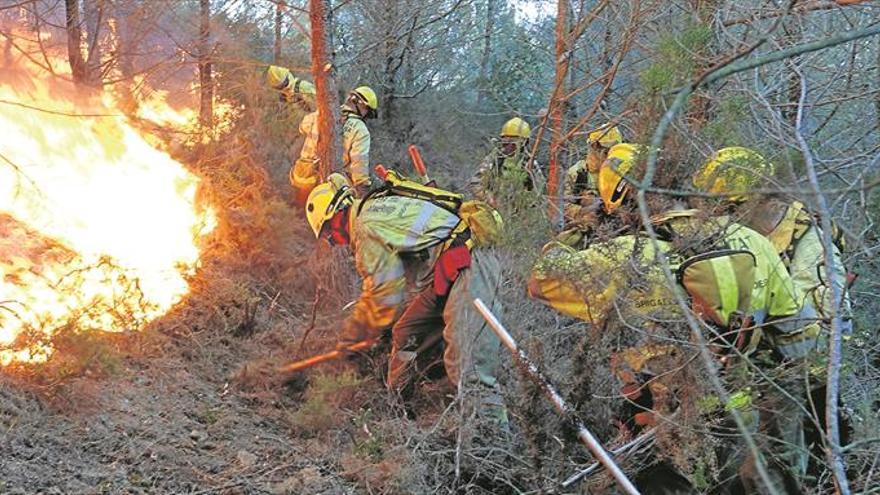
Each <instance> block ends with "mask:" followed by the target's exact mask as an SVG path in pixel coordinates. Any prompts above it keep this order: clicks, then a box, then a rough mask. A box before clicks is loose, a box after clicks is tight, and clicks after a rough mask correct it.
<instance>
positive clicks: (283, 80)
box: [266, 65, 315, 112]
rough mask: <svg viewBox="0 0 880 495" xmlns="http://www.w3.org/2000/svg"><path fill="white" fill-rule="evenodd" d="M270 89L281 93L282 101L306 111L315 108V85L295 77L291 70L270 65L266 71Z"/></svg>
mask: <svg viewBox="0 0 880 495" xmlns="http://www.w3.org/2000/svg"><path fill="white" fill-rule="evenodd" d="M266 82H267V83H268V84H269V87H271V88H272V89H274V90H276V91H278V92H279V93H280V98H281V101H283V102H286V103H292V104H295V105H297V106H299V107H300V108H301V109H303V110H305V111H309V112H311V111H312V110H314V108H315V85H314V84H312V83H311V82H309V81H306V80H305V79H300V78H298V77H296V76H294V75H293V74H292V73H291V72H290V70H289V69H286V68H284V67H279V66H277V65H270V66H269V68H268V69H267V70H266Z"/></svg>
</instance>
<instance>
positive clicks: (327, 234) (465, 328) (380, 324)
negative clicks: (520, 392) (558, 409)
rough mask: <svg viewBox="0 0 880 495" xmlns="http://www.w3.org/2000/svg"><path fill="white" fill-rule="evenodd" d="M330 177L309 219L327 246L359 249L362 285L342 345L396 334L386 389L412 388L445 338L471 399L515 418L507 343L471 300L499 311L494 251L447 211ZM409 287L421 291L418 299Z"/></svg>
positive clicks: (447, 355) (451, 364)
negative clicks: (500, 366)
mask: <svg viewBox="0 0 880 495" xmlns="http://www.w3.org/2000/svg"><path fill="white" fill-rule="evenodd" d="M328 179H329V180H328V182H325V183H322V184H319V185H318V186H317V187H315V188H314V189H313V190H312V192H311V194H310V195H309V198H308V201H307V204H306V216H307V218H308V222H309V224H310V225H311V227H312V230H313V231H314V233H315V236H316V237H317V238H318V239H325V240H327V241H328V242H329V243H330V244H331V245H348V246H350V247H351V250H352V252H353V254H354V257H355V264H356V267H357V271H358V273H359V274H360V275H361V277H362V278H363V286H362V290H361V294H360V297H359V298H358V300H357V302H356V304H355V305H354V308H353V312H352V314H351V316H350V317H349V318H348V319H347V320H346V321H345V323H344V324H343V327H342V332H341V335H340V339H339V347H340V348H345V347H347V346H348V345H350V344H352V343H355V342H359V341H364V340H373V339H378V338H380V337H381V336H382V335H383V334H385V333H386V332H387V331H388V330H389V329H390V330H391V345H392V348H391V355H390V360H389V365H388V375H387V385H388V387H389V388H390V389H392V390H397V391H403V390H405V389H406V388H407V387H408V386H409V385H410V384H411V382H412V372H413V367H414V365H415V360H416V358H417V357H418V356H417V353H416V350H417V349H418V348H419V347H420V345H421V344H422V343H423V342H425V341H426V340H427V339H429V338H430V337H431V336H432V334H433V335H436V334H437V333H441V334H442V339H443V342H444V352H443V362H444V366H445V369H446V374H447V377H448V379H449V381H450V382H451V384H452V385H454V386H456V387H457V388H458V390H459V391H465V390H467V391H469V392H474V393H470V394H465V395H466V396H470V397H477V398H478V400H477V403H478V404H480V405H481V406H484V407H483V410H484V411H485V412H487V413H488V414H495V415H496V416H497V418H498V419H499V420H504V421H506V419H505V418H506V412H504V411H505V410H504V408H503V405H501V404H500V395H499V394H498V392H497V388H498V384H497V380H496V376H495V369H496V366H497V361H498V352H499V342H498V339H497V337H496V336H495V334H494V333H493V332H492V330H491V329H489V328H488V327H487V324H486V322H485V321H483V319H482V318H481V317H480V315H479V313H478V312H477V311H476V310H475V308H473V303H472V301H473V299H474V298H476V297H479V298H481V299H482V300H484V301H487V304H489V302H490V301H491V302H492V304H490V306H491V307H493V308H494V309H495V310H496V311H499V310H500V301H499V294H498V290H499V285H500V273H501V270H500V266H499V262H498V259H497V257H496V255H495V253H494V250H493V249H492V248H491V247H489V246H485V247H481V246H478V245H477V244H475V243H474V242H473V240H474V239H475V238H477V237H474V236H472V233H473V232H475V231H473V230H472V229H471V227H469V224H468V223H466V222H465V221H463V220H462V216H460V214H459V213H453V211H452V210H451V209H450V208H448V207H445V205H443V204H440V203H438V202H434V201H431V200H427V199H422V198H419V197H405V196H400V195H394V194H382V192H381V191H382V190H381V189H379V190H377V191H374V192H373V193H370V195H367V196H366V197H364V198H356V196H355V195H354V194H353V191H352V188H351V187H350V185H349V183H348V181H347V180H346V179H345V178H344V177H343V176H341V175H340V174H331V176H330V177H329V178H328ZM496 215H497V213H496ZM408 281H410V282H409V283H411V284H412V285H411V286H410V287H408ZM408 289H411V290H410V291H409V294H415V295H414V296H412V297H411V298H410V300H407V294H408Z"/></svg>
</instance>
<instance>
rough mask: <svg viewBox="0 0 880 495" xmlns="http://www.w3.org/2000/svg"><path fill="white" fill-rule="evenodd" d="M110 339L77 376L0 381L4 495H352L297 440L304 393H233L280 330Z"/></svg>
mask: <svg viewBox="0 0 880 495" xmlns="http://www.w3.org/2000/svg"><path fill="white" fill-rule="evenodd" d="M106 338H109V339H110V340H111V341H112V342H113V344H112V346H113V348H112V349H111V348H105V349H104V350H103V351H102V352H101V354H100V355H93V356H92V361H93V362H92V364H90V365H89V366H86V367H85V369H84V372H83V373H81V374H80V376H76V377H71V378H64V379H63V380H61V381H60V382H56V383H48V382H45V378H46V377H40V378H42V379H39V380H34V377H23V376H15V375H13V376H5V375H0V431H2V434H0V451H2V452H3V454H2V456H0V493H22V494H25V493H27V494H32V493H33V494H36V493H44V494H52V493H58V494H61V493H65V494H66V493H200V494H202V493H334V494H335V493H351V492H352V490H353V489H352V487H351V483H349V482H347V481H346V480H344V479H343V478H341V477H340V476H339V474H337V473H338V470H337V469H334V468H333V467H332V466H328V465H327V463H326V461H325V459H326V456H327V454H328V447H327V445H326V444H324V443H322V442H320V441H317V440H314V439H312V440H309V439H303V438H301V437H300V438H296V439H295V440H294V437H295V436H296V433H295V429H296V427H295V425H294V424H293V423H292V421H291V412H292V411H293V410H295V409H296V407H297V403H298V401H299V400H300V399H301V395H302V394H301V390H299V391H297V390H291V389H290V388H286V387H283V386H281V387H268V386H267V387H264V388H263V389H262V390H258V391H255V390H254V389H253V388H252V389H251V390H243V389H241V387H239V386H237V385H236V375H237V374H239V373H240V369H241V366H242V363H247V362H250V361H258V360H260V359H262V358H263V357H265V356H269V355H277V351H278V349H279V348H280V347H283V341H284V339H285V336H284V335H282V334H281V331H280V330H279V331H277V332H265V333H261V334H258V335H257V336H255V337H254V338H248V339H241V338H235V337H232V336H228V335H227V336H221V335H217V334H214V335H210V334H209V333H208V332H204V333H203V334H190V335H188V336H186V337H181V336H175V337H174V338H171V337H168V336H166V335H164V334H161V333H159V332H148V333H146V334H143V335H127V336H112V335H111V336H106ZM279 344H281V345H279ZM123 348H124V349H126V350H125V351H122V349H123ZM93 368H94V369H97V370H98V371H96V372H92V371H91V369H93ZM39 382H42V383H39Z"/></svg>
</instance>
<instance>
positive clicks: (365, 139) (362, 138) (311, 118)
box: [299, 107, 370, 189]
mask: <svg viewBox="0 0 880 495" xmlns="http://www.w3.org/2000/svg"><path fill="white" fill-rule="evenodd" d="M344 108H345V107H343V109H344ZM343 117H344V119H345V124H344V125H343V127H342V161H343V163H344V165H345V171H346V173H347V174H348V176H349V178H350V179H351V181H352V183H353V184H354V186H355V187H358V188H363V189H366V188H367V187H369V185H370V130H369V129H367V125H366V124H364V121H363V120H361V119H360V118H359V117H357V116H355V115H353V114H351V113H350V112H345V111H343ZM317 121H318V112H312V113H310V114H308V115H306V116H305V117H303V119H302V122H301V123H300V125H299V132H300V134H302V135H303V136H305V141H304V142H303V147H302V151H300V155H299V158H300V160H308V161H316V160H317V159H318V125H317V123H318V122H317Z"/></svg>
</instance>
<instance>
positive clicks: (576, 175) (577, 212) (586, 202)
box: [563, 123, 623, 227]
mask: <svg viewBox="0 0 880 495" xmlns="http://www.w3.org/2000/svg"><path fill="white" fill-rule="evenodd" d="M622 142H623V136H622V134H621V133H620V129H619V128H618V127H617V126H613V125H611V124H610V123H609V124H605V125H603V126H602V127H600V128H599V129H596V130H594V131H592V132H590V133H589V134H588V135H587V156H586V157H584V158H583V159H582V160H579V161H578V162H577V163H575V164H574V165H572V166H571V167H570V168H569V169H568V172H567V173H566V174H565V184H564V189H563V194H564V195H565V207H564V208H565V210H564V212H565V213H564V214H565V225H566V227H586V226H589V225H590V224H592V223H593V222H595V212H596V209H597V207H598V206H600V200H599V195H598V193H597V190H596V181H597V180H598V177H599V168H600V167H601V166H602V162H604V161H605V159H606V158H607V157H608V150H610V149H611V147H612V146H614V145H615V144H620V143H622Z"/></svg>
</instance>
